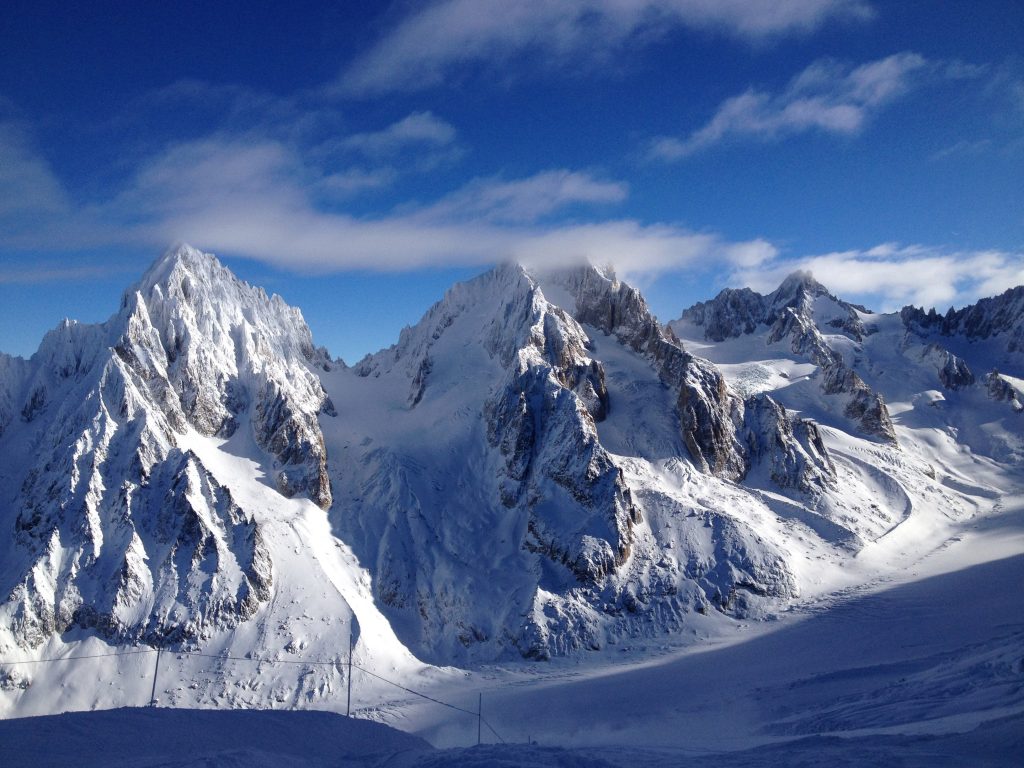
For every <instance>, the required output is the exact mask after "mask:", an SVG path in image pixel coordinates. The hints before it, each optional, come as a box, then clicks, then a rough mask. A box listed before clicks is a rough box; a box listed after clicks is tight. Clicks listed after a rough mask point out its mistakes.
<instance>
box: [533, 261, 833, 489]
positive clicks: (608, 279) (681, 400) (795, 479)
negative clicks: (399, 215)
mask: <svg viewBox="0 0 1024 768" xmlns="http://www.w3.org/2000/svg"><path fill="white" fill-rule="evenodd" d="M547 279H549V280H552V281H554V282H557V283H558V284H560V285H561V286H562V287H563V288H565V289H566V290H568V291H569V293H570V294H571V295H572V296H573V299H574V301H575V309H574V316H575V317H576V318H577V319H578V320H579V321H580V322H582V323H585V324H587V325H590V326H593V327H595V328H597V329H598V330H599V331H601V332H603V333H605V334H608V335H612V336H615V337H616V338H617V339H618V340H619V342H620V343H622V344H623V345H625V346H627V347H629V348H630V349H632V350H633V351H635V352H637V353H639V354H641V355H643V356H644V357H646V358H647V359H648V360H649V361H650V362H651V363H652V365H653V366H654V367H655V368H656V370H657V371H658V374H659V377H660V378H661V380H662V381H663V382H664V383H665V384H666V385H667V386H668V387H670V389H672V390H673V391H675V392H677V396H676V410H677V414H678V416H679V423H680V427H681V429H682V437H683V441H684V443H685V445H686V447H687V449H688V450H689V453H690V456H691V458H692V459H693V461H694V463H695V464H696V465H697V467H698V468H700V469H701V471H703V472H709V473H711V474H715V475H719V476H721V477H725V478H728V479H730V480H740V479H742V478H743V477H744V476H746V474H747V472H748V471H749V470H750V468H751V466H752V465H753V464H755V463H759V462H761V461H762V460H763V458H764V453H765V451H775V450H777V451H778V452H779V454H778V456H776V457H774V458H773V459H771V460H772V461H777V462H779V463H780V466H781V465H786V464H787V462H788V464H789V468H790V471H789V472H788V473H780V474H778V477H780V478H784V481H783V484H784V485H786V486H787V487H793V488H799V489H801V490H808V489H810V488H813V487H817V486H818V485H819V484H820V482H822V481H823V478H826V477H828V476H829V471H830V466H831V464H830V462H828V460H827V456H825V451H824V446H821V450H820V452H818V451H813V452H811V453H805V452H804V451H803V450H802V449H801V447H800V445H799V443H798V442H797V441H796V440H795V439H794V435H793V430H792V429H791V428H790V427H789V425H788V420H787V419H786V417H785V413H784V412H783V411H782V409H780V408H779V407H778V406H777V405H776V404H775V403H774V401H771V400H770V398H769V399H768V401H769V402H771V404H772V405H773V406H774V407H775V408H777V409H778V410H779V412H780V416H779V419H778V420H777V422H776V423H774V424H773V425H771V432H770V435H768V436H767V442H764V443H759V444H758V446H757V451H756V452H753V453H752V452H751V442H750V436H751V434H752V432H753V431H756V430H757V429H758V428H759V425H757V424H755V423H753V422H752V423H746V409H745V404H744V402H743V401H742V400H741V399H740V398H739V396H737V395H736V394H735V393H734V392H732V391H731V390H730V389H729V387H728V386H727V385H726V382H725V379H724V378H723V376H722V374H721V373H720V372H719V371H718V370H717V369H716V368H715V367H714V366H713V365H712V364H711V363H709V362H708V361H706V360H702V359H701V358H699V357H695V356H693V355H691V354H689V353H687V352H686V351H685V350H684V349H683V347H682V345H681V344H680V343H679V340H678V339H677V338H676V337H675V335H674V334H673V333H672V331H671V330H670V329H668V328H666V327H665V326H662V325H661V324H660V323H659V322H658V321H657V319H656V318H655V317H654V315H653V314H652V313H651V311H650V309H648V307H647V302H646V301H645V300H644V298H643V296H642V295H641V294H640V292H639V291H637V290H636V289H635V288H633V287H631V286H629V285H627V284H625V283H622V282H620V281H618V280H616V279H615V276H614V275H613V274H610V273H608V274H606V273H604V272H601V271H600V270H598V269H596V268H594V267H581V268H579V269H576V270H571V271H569V272H564V273H561V274H554V275H550V276H549V277H548V278H547ZM749 293H750V294H751V295H748V293H744V292H735V295H734V296H733V297H732V299H731V301H732V305H731V306H735V305H737V304H739V305H743V306H746V308H747V309H749V308H750V306H747V305H748V304H749V305H754V304H756V303H757V301H756V300H755V299H753V298H752V296H756V294H752V292H749ZM750 316H751V315H750V314H749V313H747V317H748V318H749V317H750ZM762 406H763V401H762V400H757V399H755V401H754V402H753V403H752V407H751V408H750V413H751V414H754V419H755V421H756V420H757V418H758V417H757V416H756V414H758V413H760V411H761V408H762ZM613 407H614V406H613ZM783 423H785V425H786V426H785V427H783V426H782V425H783ZM819 442H820V441H819ZM797 455H800V456H801V457H802V458H801V461H800V462H796V461H795V460H793V459H787V457H795V456H797ZM819 457H824V462H822V461H821V460H820V459H819ZM831 474H832V475H833V476H834V469H833V470H831Z"/></svg>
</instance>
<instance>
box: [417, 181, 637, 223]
mask: <svg viewBox="0 0 1024 768" xmlns="http://www.w3.org/2000/svg"><path fill="white" fill-rule="evenodd" d="M628 195H629V187H628V186H627V185H626V184H625V183H623V182H618V181H603V180H601V179H597V178H595V177H594V176H592V175H590V174H588V173H581V172H578V171H570V170H565V169H559V170H550V171H542V172H540V173H537V174H535V175H533V176H530V177H528V178H525V179H514V180H503V179H497V178H492V179H475V180H473V181H470V182H469V183H468V184H466V185H465V186H464V187H462V188H461V189H459V190H457V191H455V192H453V193H451V194H449V195H447V196H445V197H443V198H441V199H440V200H439V201H437V202H436V203H434V204H432V205H429V206H427V207H425V208H423V209H421V210H419V211H417V212H416V217H417V218H419V219H422V220H439V219H440V220H444V219H448V220H452V219H457V220H467V219H470V220H473V219H475V220H480V221H488V222H504V223H511V224H519V223H528V222H535V221H538V220H540V219H542V218H544V217H545V216H548V215H550V214H553V213H555V212H557V211H560V210H562V209H564V208H566V207H568V206H572V205H580V204H584V205H600V204H613V203H621V202H622V201H624V200H625V199H626V197H628Z"/></svg>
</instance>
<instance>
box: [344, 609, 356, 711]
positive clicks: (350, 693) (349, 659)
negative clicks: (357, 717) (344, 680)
mask: <svg viewBox="0 0 1024 768" xmlns="http://www.w3.org/2000/svg"><path fill="white" fill-rule="evenodd" d="M353 645H354V643H353V639H352V622H349V625H348V706H347V707H346V708H345V717H352V646H353Z"/></svg>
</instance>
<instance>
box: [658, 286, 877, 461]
mask: <svg viewBox="0 0 1024 768" xmlns="http://www.w3.org/2000/svg"><path fill="white" fill-rule="evenodd" d="M863 311H865V310H864V309H863V308H862V307H857V306H856V305H853V304H848V303H846V302H843V301H840V300H839V299H837V298H836V297H835V296H833V295H832V294H831V293H829V292H828V290H827V289H826V288H825V287H824V286H823V285H821V284H820V283H818V282H817V281H816V280H815V279H814V278H813V277H812V276H811V275H810V273H807V272H794V273H793V274H792V275H790V276H789V277H787V278H786V279H785V280H784V281H783V283H782V285H780V286H779V287H778V289H776V290H775V291H774V292H772V293H770V294H768V295H767V296H762V295H761V294H758V293H755V292H753V291H751V290H750V289H747V288H744V289H741V290H736V289H727V290H724V291H722V292H721V293H719V294H718V296H716V297H715V298H714V299H712V300H711V301H707V302H701V303H700V304H696V305H694V306H693V307H691V308H690V309H687V310H686V311H684V312H683V314H682V316H681V317H680V319H679V320H678V321H676V322H677V323H686V324H692V325H695V326H698V327H701V328H703V329H704V336H705V338H706V339H708V340H710V341H724V340H725V339H729V338H737V337H739V336H741V335H748V334H752V333H755V332H757V331H758V330H759V329H760V330H762V331H763V330H765V329H767V330H766V340H767V343H768V344H769V345H771V344H779V343H783V342H785V341H787V340H788V342H789V347H790V350H791V351H792V352H793V354H795V355H798V356H801V357H803V358H805V359H807V360H809V361H810V362H812V363H814V364H815V365H817V366H818V367H819V369H820V381H821V388H822V391H823V392H824V393H825V394H829V395H843V396H846V403H845V405H844V406H843V414H844V415H845V416H846V417H847V418H849V419H852V420H853V421H855V422H856V423H857V425H858V427H859V429H860V431H861V432H862V433H863V434H865V435H869V436H871V437H874V438H876V439H879V440H881V441H883V442H886V443H890V444H892V445H895V444H896V443H897V441H896V432H895V429H894V428H893V425H892V420H891V418H890V416H889V410H888V408H887V407H886V405H885V400H884V399H883V398H882V396H881V395H880V394H879V393H877V392H874V391H873V390H872V389H871V388H870V387H869V386H868V385H867V384H866V383H865V382H864V380H863V379H862V378H861V377H860V375H859V374H858V373H857V372H856V371H854V370H853V368H851V367H850V366H849V365H848V364H847V363H846V361H845V360H844V359H843V356H842V355H841V354H840V353H839V352H837V351H836V350H834V349H833V348H832V347H831V346H830V345H829V343H828V341H827V339H826V336H825V333H823V329H822V326H823V327H824V329H826V331H827V332H828V333H835V332H837V331H838V332H839V333H842V334H844V335H845V336H847V337H848V338H850V339H852V340H853V341H855V342H861V341H863V339H864V337H865V336H866V335H867V334H868V333H869V329H868V328H867V327H866V326H865V324H864V322H863V320H862V319H861V317H860V314H859V312H863Z"/></svg>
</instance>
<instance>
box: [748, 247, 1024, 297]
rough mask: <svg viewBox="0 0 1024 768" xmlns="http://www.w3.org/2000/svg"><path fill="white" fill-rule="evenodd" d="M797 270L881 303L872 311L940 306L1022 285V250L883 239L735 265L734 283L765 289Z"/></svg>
mask: <svg viewBox="0 0 1024 768" xmlns="http://www.w3.org/2000/svg"><path fill="white" fill-rule="evenodd" d="M796 269H804V270H809V271H810V272H811V273H812V274H813V275H814V276H815V278H817V280H818V281H819V282H821V283H823V284H824V285H826V286H828V287H829V288H830V289H831V290H832V291H833V292H834V293H837V294H838V295H840V296H842V297H843V298H846V299H861V298H864V299H867V300H869V301H870V302H871V303H875V302H877V301H880V302H881V305H879V306H875V307H873V308H874V309H879V310H884V311H892V310H896V309H899V308H901V307H903V306H906V305H907V304H914V305H916V306H923V307H926V308H928V307H938V308H939V309H940V310H942V309H945V308H946V307H948V306H951V305H955V306H963V305H964V304H969V303H971V302H974V301H976V300H977V299H979V298H982V297H984V296H992V295H995V294H998V293H1002V292H1003V291H1005V290H1007V289H1009V288H1012V287H1014V286H1017V285H1022V284H1024V252H1011V251H1000V250H982V251H951V250H945V249H941V248H930V247H927V246H923V245H909V246H900V245H897V244H893V243H884V244H882V245H878V246H875V247H874V248H870V249H867V250H852V251H841V252H834V253H825V254H820V255H815V256H805V257H802V258H796V259H777V260H769V261H766V262H764V263H763V264H761V265H760V266H758V267H756V268H753V269H737V270H736V271H735V272H734V273H733V275H732V283H733V284H735V285H748V286H750V287H751V288H754V289H755V290H758V291H763V292H766V291H770V290H773V289H774V288H776V287H777V286H778V285H779V283H780V282H782V280H783V279H784V278H785V276H786V275H788V274H789V273H790V272H792V271H794V270H796Z"/></svg>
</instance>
